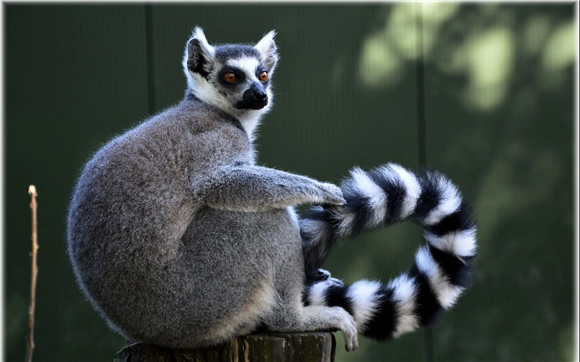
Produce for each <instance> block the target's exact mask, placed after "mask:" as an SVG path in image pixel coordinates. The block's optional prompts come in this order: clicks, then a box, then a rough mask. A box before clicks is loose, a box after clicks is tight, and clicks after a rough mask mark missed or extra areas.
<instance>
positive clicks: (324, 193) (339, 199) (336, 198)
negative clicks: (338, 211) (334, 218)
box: [317, 182, 346, 205]
mask: <svg viewBox="0 0 580 362" xmlns="http://www.w3.org/2000/svg"><path fill="white" fill-rule="evenodd" d="M317 186H318V190H319V192H320V194H321V197H322V201H321V204H323V205H324V204H326V205H344V204H346V200H345V199H344V197H343V196H342V190H341V189H340V187H338V186H336V185H333V184H330V183H326V182H319V183H318V185H317Z"/></svg>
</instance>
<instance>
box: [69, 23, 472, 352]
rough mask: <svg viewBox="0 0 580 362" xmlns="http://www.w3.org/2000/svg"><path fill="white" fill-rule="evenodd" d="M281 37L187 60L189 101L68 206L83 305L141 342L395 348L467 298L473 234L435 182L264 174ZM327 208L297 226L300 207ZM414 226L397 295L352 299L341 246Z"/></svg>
mask: <svg viewBox="0 0 580 362" xmlns="http://www.w3.org/2000/svg"><path fill="white" fill-rule="evenodd" d="M277 60H278V55H277V49H276V44H275V42H274V33H273V32H270V33H268V34H267V35H265V36H264V37H263V38H262V39H261V40H260V41H259V42H258V43H257V44H256V45H255V46H251V45H220V46H212V45H210V44H209V43H208V42H207V40H206V38H205V35H204V34H203V31H202V30H201V29H199V28H196V30H195V31H194V33H193V36H192V37H191V38H190V39H189V41H188V43H187V45H186V49H185V55H184V58H183V63H182V64H183V69H184V72H185V75H186V78H187V84H188V87H187V91H186V94H185V98H184V99H183V101H181V102H180V103H179V104H177V105H175V106H174V107H171V108H169V109H167V110H165V111H163V112H161V113H159V114H157V115H156V116H154V117H152V118H150V119H148V120H146V121H145V122H143V123H142V124H141V125H139V126H137V127H136V128H134V129H132V130H130V131H128V132H126V133H124V134H122V135H120V136H118V137H116V138H114V139H113V140H111V141H110V142H109V143H107V144H106V145H105V146H104V147H102V148H101V149H100V150H99V151H97V152H96V154H95V155H94V156H93V157H92V159H91V160H90V161H89V162H88V163H87V165H86V166H85V168H84V170H83V172H82V174H81V176H80V177H79V180H78V183H77V186H76V188H75V191H74V194H73V196H72V200H71V203H70V208H69V215H68V225H67V238H68V243H69V255H70V258H71V261H72V264H73V267H74V271H75V274H76V277H77V280H78V283H79V286H80V287H81V289H82V291H83V292H84V294H85V295H86V296H87V298H88V299H89V300H90V302H91V303H92V305H93V306H94V307H95V309H96V310H97V311H98V312H99V313H100V314H101V315H102V316H103V317H104V318H105V319H106V320H107V322H108V323H109V325H110V326H111V327H112V328H113V329H115V330H116V331H118V332H119V333H121V334H122V335H124V336H125V337H126V338H128V339H129V340H131V341H135V342H137V341H138V342H144V343H149V344H155V345H161V346H167V347H173V348H197V347H203V346H208V345H214V344H218V343H221V342H224V341H226V340H228V339H229V338H232V337H234V336H238V335H243V334H247V333H251V332H252V331H255V330H256V329H257V328H260V329H264V328H265V329H266V330H267V331H274V332H293V331H314V330H332V329H339V330H341V331H342V332H343V333H344V335H345V341H346V348H347V350H349V351H352V350H355V349H356V348H357V347H358V340H357V330H358V332H361V333H363V334H365V335H368V336H371V337H375V338H379V339H384V338H388V337H391V336H398V335H400V334H401V333H403V332H407V331H410V330H412V329H414V328H416V327H417V326H421V325H426V324H427V323H428V322H429V321H430V320H431V319H432V317H433V316H434V315H435V313H436V312H437V311H438V310H441V309H447V308H449V307H450V306H451V305H452V304H453V302H454V301H455V299H456V298H457V296H458V295H459V294H460V292H461V291H462V290H463V288H464V287H465V278H464V276H465V275H466V273H467V271H468V267H469V264H468V262H469V260H470V258H471V257H473V256H474V255H475V239H474V235H475V228H474V223H473V222H472V221H471V219H470V217H469V213H468V212H467V208H466V206H465V204H464V203H463V202H462V201H461V198H460V196H459V193H458V191H457V190H456V188H455V187H454V186H453V185H452V184H451V183H450V182H449V181H447V179H445V178H444V177H443V176H441V175H440V174H438V173H425V174H421V175H415V174H412V173H410V172H408V171H406V170H404V169H403V168H402V167H400V166H396V165H389V166H385V167H383V168H380V169H377V170H373V171H371V172H370V173H365V172H363V171H361V170H355V171H353V173H352V177H351V178H350V179H349V180H347V181H346V182H345V183H344V184H343V185H342V190H341V188H338V187H337V186H334V185H332V184H328V183H323V182H319V181H316V180H314V179H311V178H308V177H305V176H300V175H296V174H291V173H287V172H283V171H279V170H275V169H272V168H266V167H261V166H257V165H256V164H255V150H254V146H253V144H252V142H253V140H254V132H255V130H256V128H257V126H258V123H259V120H260V118H261V117H262V115H263V114H265V113H266V112H267V111H268V110H269V109H270V107H271V105H272V102H271V100H272V97H273V95H272V92H271V88H270V81H271V80H270V79H271V76H272V74H273V73H274V69H275V67H276V63H277ZM303 203H316V204H319V205H322V206H320V207H317V208H314V209H313V211H312V212H311V213H310V214H309V216H307V217H306V218H304V219H302V220H299V219H298V217H297V215H296V214H295V212H294V210H293V206H295V205H298V204H303ZM404 219H412V220H415V221H417V222H419V223H420V224H421V225H423V226H424V227H425V230H426V237H427V241H428V245H427V246H425V247H423V248H421V249H420V251H419V252H418V253H417V257H416V265H415V266H414V267H413V269H412V270H411V271H410V272H408V273H407V274H404V275H403V276H400V277H399V278H397V279H396V280H395V281H394V282H392V283H390V284H389V285H387V286H386V287H383V286H380V285H379V284H377V283H374V282H366V281H361V282H357V283H355V284H353V285H352V286H348V287H345V286H343V285H342V283H341V282H340V281H337V280H336V279H333V278H330V277H329V276H328V275H327V274H326V273H324V272H322V271H319V270H318V268H319V267H320V266H321V264H322V262H323V261H324V259H325V258H326V255H327V253H328V250H329V248H330V247H331V246H332V245H333V243H334V242H335V241H336V240H338V239H339V238H344V237H347V236H349V235H354V234H355V233H357V232H359V231H363V230H369V229H372V228H376V227H379V226H381V225H386V224H388V223H390V222H394V221H400V220H404Z"/></svg>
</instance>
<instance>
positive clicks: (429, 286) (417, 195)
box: [301, 164, 476, 340]
mask: <svg viewBox="0 0 580 362" xmlns="http://www.w3.org/2000/svg"><path fill="white" fill-rule="evenodd" d="M341 188H342V191H343V194H344V197H345V199H346V201H347V204H346V205H345V206H341V207H332V208H322V207H316V208H313V209H312V210H311V211H310V212H309V214H308V215H307V216H306V217H305V218H304V219H302V220H301V233H302V238H303V249H304V256H305V261H306V267H307V272H308V274H309V275H315V274H316V271H317V270H318V268H319V267H320V266H321V264H322V262H324V260H325V259H326V256H327V254H328V251H329V249H330V247H331V246H332V245H333V244H334V243H335V242H336V241H337V240H339V239H340V238H344V237H348V236H351V235H353V234H356V233H358V232H360V231H363V230H371V229H375V228H377V227H380V226H384V225H388V224H391V223H394V222H399V221H404V220H412V221H414V222H416V223H418V224H420V225H421V226H422V227H423V229H424V233H425V239H426V241H427V243H426V245H424V246H422V247H421V248H420V249H419V250H418V251H417V253H416V255H415V263H414V265H413V267H412V268H411V269H410V270H409V271H408V272H406V273H403V274H401V275H400V276H399V277H397V278H396V279H394V280H393V281H391V282H390V283H388V284H387V285H381V284H380V283H378V282H375V281H368V280H361V281H358V282H355V283H354V284H352V285H350V286H344V285H342V284H340V283H336V281H335V280H333V279H327V280H323V281H320V282H314V283H311V284H310V283H307V287H306V290H305V296H304V300H305V303H306V304H312V305H326V306H341V307H343V308H344V309H345V310H346V311H348V312H349V313H350V314H352V315H353V317H354V318H355V321H356V323H357V327H358V330H359V333H361V334H363V335H365V336H368V337H371V338H375V339H378V340H387V339H390V338H394V337H398V336H399V335H401V334H403V333H407V332H411V331H413V330H415V329H417V328H418V327H422V326H428V325H430V324H431V323H432V322H434V321H435V320H436V317H437V316H438V315H439V313H440V312H442V311H444V310H447V309H449V308H450V307H451V306H453V304H454V303H455V301H456V300H457V298H458V297H459V295H460V294H461V293H462V292H463V291H464V290H465V288H466V287H467V285H468V281H469V275H470V272H471V264H470V262H471V260H472V259H473V257H475V255H476V238H475V233H476V229H475V221H474V220H473V218H472V216H471V212H470V210H469V207H468V206H467V204H466V203H465V202H464V201H463V199H462V197H461V195H460V193H459V191H458V190H457V188H456V187H455V186H454V185H453V184H452V183H451V182H450V181H449V180H448V179H447V178H446V177H445V176H444V175H442V174H441V173H439V172H436V171H421V172H419V173H416V174H415V173H413V172H410V171H408V170H406V169H404V168H403V167H401V166H399V165H396V164H388V165H386V166H382V167H379V168H376V169H374V170H372V171H370V172H368V173H367V172H364V171H363V170H361V169H355V170H353V171H352V172H351V177H350V178H349V179H347V180H346V181H345V182H343V184H342V185H341ZM312 280H315V278H314V277H313V278H312V279H311V281H312Z"/></svg>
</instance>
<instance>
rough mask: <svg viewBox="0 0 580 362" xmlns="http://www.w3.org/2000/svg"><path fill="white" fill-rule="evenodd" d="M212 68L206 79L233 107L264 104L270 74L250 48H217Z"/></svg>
mask: <svg viewBox="0 0 580 362" xmlns="http://www.w3.org/2000/svg"><path fill="white" fill-rule="evenodd" d="M233 55H237V56H233ZM212 67H213V68H214V69H215V71H213V72H212V73H211V75H210V77H209V78H210V79H209V82H210V83H211V84H213V85H214V87H216V89H217V90H218V92H219V93H220V94H222V95H223V96H224V97H225V98H226V99H227V101H228V103H230V104H231V105H232V107H233V108H235V109H240V110H242V109H252V110H258V109H262V108H264V107H265V106H266V105H267V104H268V93H269V92H268V88H269V84H270V74H269V71H268V68H266V67H265V66H264V64H263V63H262V60H261V57H260V54H259V53H258V51H257V50H256V49H255V48H254V47H242V46H221V47H218V48H216V61H215V62H214V64H213V65H212Z"/></svg>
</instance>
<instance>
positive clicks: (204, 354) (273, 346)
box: [114, 332, 336, 362]
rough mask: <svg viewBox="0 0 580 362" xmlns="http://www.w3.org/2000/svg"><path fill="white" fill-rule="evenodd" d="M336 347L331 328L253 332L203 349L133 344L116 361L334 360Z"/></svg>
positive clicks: (263, 361)
mask: <svg viewBox="0 0 580 362" xmlns="http://www.w3.org/2000/svg"><path fill="white" fill-rule="evenodd" d="M335 347H336V340H335V339H334V335H333V334H332V333H330V332H320V333H269V334H251V335H248V336H243V337H237V338H233V339H231V340H230V341H229V342H228V343H225V344H222V345H218V346H215V347H207V348H200V349H170V348H164V347H157V346H150V345H144V344H134V345H130V346H127V347H125V348H123V349H122V350H121V351H119V352H118V353H117V355H116V356H115V361H114V362H334V351H335Z"/></svg>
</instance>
